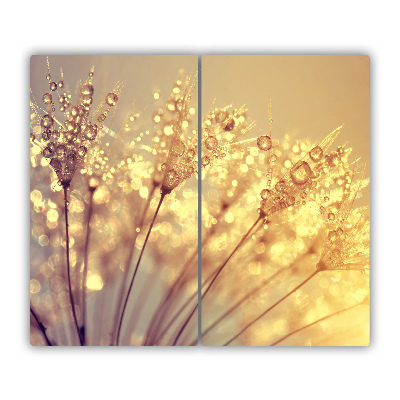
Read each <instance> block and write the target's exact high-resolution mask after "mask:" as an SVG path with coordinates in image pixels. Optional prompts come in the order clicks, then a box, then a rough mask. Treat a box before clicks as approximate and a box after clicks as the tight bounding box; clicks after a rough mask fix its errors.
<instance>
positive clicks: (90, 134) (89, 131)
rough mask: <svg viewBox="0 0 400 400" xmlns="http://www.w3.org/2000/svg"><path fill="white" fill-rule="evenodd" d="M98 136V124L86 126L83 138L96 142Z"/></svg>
mask: <svg viewBox="0 0 400 400" xmlns="http://www.w3.org/2000/svg"><path fill="white" fill-rule="evenodd" d="M96 136H97V125H96V124H94V125H91V124H88V125H87V126H86V129H85V131H84V132H83V137H84V138H85V139H86V140H94V139H95V138H96Z"/></svg>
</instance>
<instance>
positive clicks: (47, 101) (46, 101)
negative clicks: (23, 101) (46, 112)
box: [42, 93, 53, 104]
mask: <svg viewBox="0 0 400 400" xmlns="http://www.w3.org/2000/svg"><path fill="white" fill-rule="evenodd" d="M42 100H43V103H44V104H50V103H51V101H52V100H53V97H52V95H51V94H50V93H45V94H44V95H43V97H42Z"/></svg>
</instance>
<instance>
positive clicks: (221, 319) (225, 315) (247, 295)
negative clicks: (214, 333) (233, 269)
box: [201, 266, 290, 339]
mask: <svg viewBox="0 0 400 400" xmlns="http://www.w3.org/2000/svg"><path fill="white" fill-rule="evenodd" d="M289 268H290V266H289V267H284V268H281V269H279V270H278V271H277V272H275V273H274V274H273V275H272V276H270V277H269V278H267V279H265V280H264V281H263V282H261V284H260V285H258V286H257V287H255V288H254V289H252V290H251V291H250V292H249V293H247V294H246V295H245V296H243V297H242V298H241V299H240V300H238V301H237V302H236V303H235V304H234V305H233V306H232V307H230V308H229V309H228V310H227V311H225V313H224V314H222V315H221V316H220V317H219V318H218V319H217V320H216V321H214V322H213V323H212V324H211V325H210V326H209V327H208V328H207V329H206V330H205V331H204V332H202V334H201V338H202V339H204V337H205V336H206V335H207V334H208V333H209V332H210V331H211V330H212V329H213V328H215V327H216V326H217V325H218V324H219V323H221V322H222V321H223V320H224V319H225V318H226V317H228V316H229V315H230V314H232V313H233V312H234V311H235V310H236V309H237V308H238V307H239V306H240V305H241V304H243V303H244V302H245V301H246V300H247V299H248V298H250V297H252V296H254V295H255V294H257V293H258V292H260V291H261V290H262V289H264V288H265V287H266V286H268V284H270V283H271V282H272V281H273V280H275V279H276V278H277V277H278V276H279V275H280V274H281V273H282V272H284V271H285V270H287V269H289Z"/></svg>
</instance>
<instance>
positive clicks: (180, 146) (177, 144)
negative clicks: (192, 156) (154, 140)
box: [171, 139, 185, 157]
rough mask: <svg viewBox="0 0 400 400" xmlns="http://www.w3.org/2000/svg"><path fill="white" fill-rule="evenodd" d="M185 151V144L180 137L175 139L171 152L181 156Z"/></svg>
mask: <svg viewBox="0 0 400 400" xmlns="http://www.w3.org/2000/svg"><path fill="white" fill-rule="evenodd" d="M184 152H185V144H184V143H183V142H182V140H180V139H175V140H174V141H173V142H172V144H171V153H172V155H174V156H178V157H180V156H181V155H182V154H183V153H184Z"/></svg>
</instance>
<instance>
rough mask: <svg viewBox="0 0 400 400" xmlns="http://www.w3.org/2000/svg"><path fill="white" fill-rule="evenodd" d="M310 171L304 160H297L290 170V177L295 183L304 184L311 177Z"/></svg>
mask: <svg viewBox="0 0 400 400" xmlns="http://www.w3.org/2000/svg"><path fill="white" fill-rule="evenodd" d="M311 174H312V171H311V168H310V166H309V165H308V164H307V163H306V162H305V161H299V162H298V163H296V165H295V166H294V167H293V168H292V169H291V170H290V177H291V178H292V181H293V183H294V184H296V185H304V184H305V183H306V182H307V181H308V180H309V179H310V177H311Z"/></svg>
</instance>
